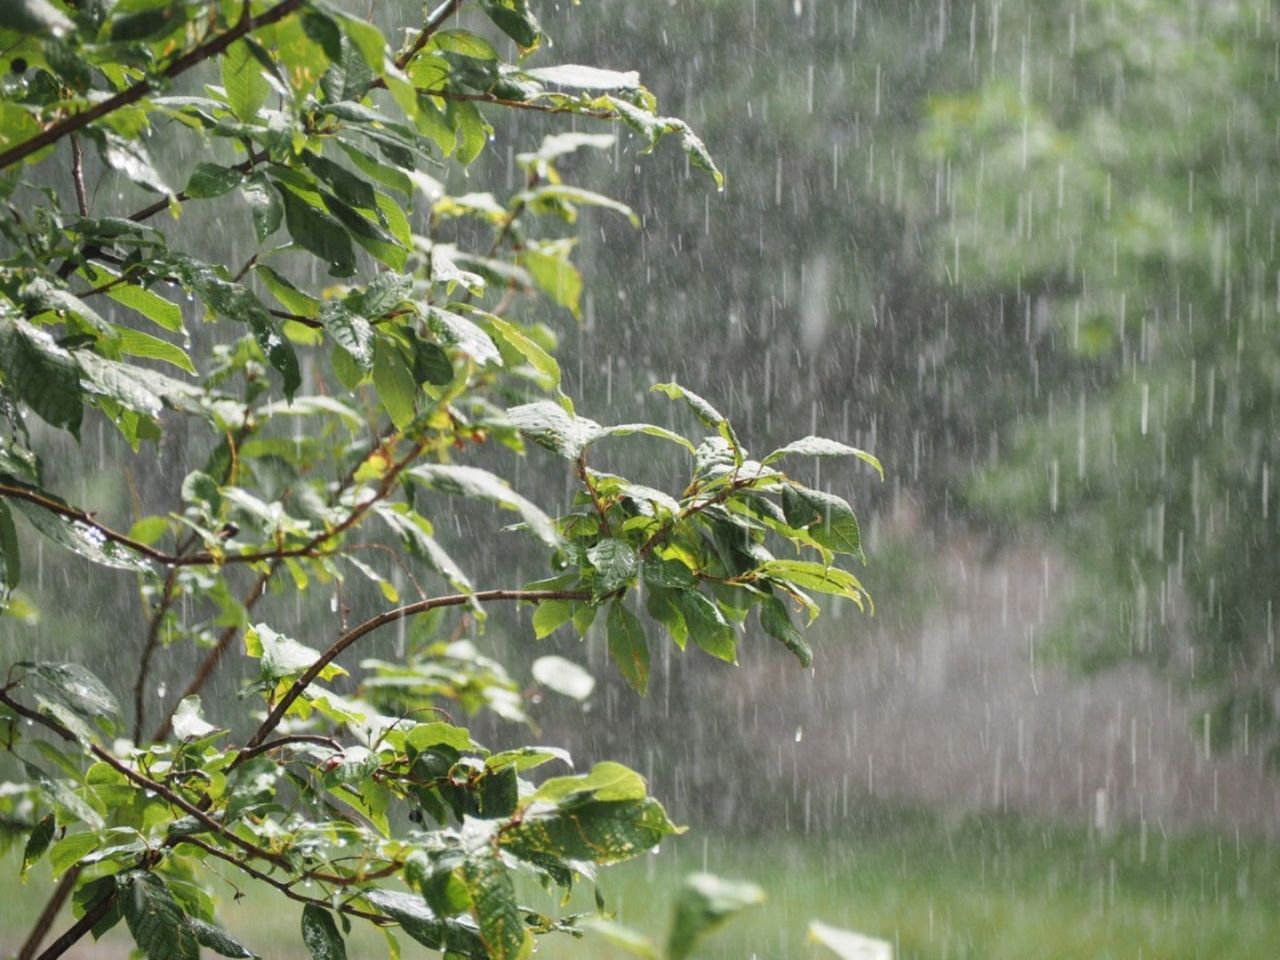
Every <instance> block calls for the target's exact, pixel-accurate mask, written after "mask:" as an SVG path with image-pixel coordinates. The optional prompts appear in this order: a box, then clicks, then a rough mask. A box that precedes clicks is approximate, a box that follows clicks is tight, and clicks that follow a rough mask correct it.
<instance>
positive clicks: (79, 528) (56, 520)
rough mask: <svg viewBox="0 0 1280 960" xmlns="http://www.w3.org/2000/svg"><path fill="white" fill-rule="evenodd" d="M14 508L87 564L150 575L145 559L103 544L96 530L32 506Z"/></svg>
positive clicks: (109, 543)
mask: <svg viewBox="0 0 1280 960" xmlns="http://www.w3.org/2000/svg"><path fill="white" fill-rule="evenodd" d="M15 506H16V507H17V508H18V510H19V511H21V513H22V515H23V516H25V517H26V518H27V520H28V522H29V523H30V524H31V525H32V526H33V527H35V528H36V529H37V530H39V531H40V532H41V533H42V534H44V535H45V536H46V537H48V538H49V539H50V540H52V541H53V542H54V543H56V544H58V545H60V546H62V547H65V548H66V549H67V550H70V551H71V552H72V553H75V554H77V555H79V556H81V557H84V558H85V559H86V560H90V561H92V562H93V563H98V564H101V565H102V566H104V567H113V568H114V569H116V570H130V571H132V572H134V573H143V574H146V573H151V565H150V563H148V562H147V561H146V560H145V559H143V558H142V557H139V556H138V555H137V554H136V553H134V552H133V551H132V550H129V549H128V548H127V547H122V546H120V544H118V543H116V542H115V541H114V540H104V539H103V537H102V534H101V533H99V532H98V531H97V530H96V529H94V528H92V527H89V526H86V525H85V524H83V523H81V522H80V521H78V520H69V519H67V518H66V517H62V516H58V515H57V514H54V513H51V512H49V511H48V510H45V509H44V508H43V507H38V506H36V505H35V504H31V503H25V502H22V501H18V502H17V503H15Z"/></svg>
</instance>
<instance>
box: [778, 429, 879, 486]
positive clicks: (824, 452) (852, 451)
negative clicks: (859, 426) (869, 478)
mask: <svg viewBox="0 0 1280 960" xmlns="http://www.w3.org/2000/svg"><path fill="white" fill-rule="evenodd" d="M793 453H794V454H800V455H801V456H805V457H857V458H858V459H859V460H861V461H862V462H863V463H869V464H871V466H872V467H874V468H875V471H876V473H878V474H880V479H881V480H883V479H884V467H882V466H881V465H880V461H879V460H877V459H876V458H875V457H874V456H872V455H871V454H869V453H867V452H866V451H865V450H859V449H858V448H857V447H851V446H849V445H848V444H844V443H840V442H838V441H836V440H828V439H826V438H825V437H813V436H810V437H803V438H802V439H800V440H793V441H792V442H791V443H788V444H787V445H786V446H785V447H779V448H778V449H777V450H775V451H773V453H771V454H769V455H768V456H767V457H765V458H764V460H762V461H761V463H763V464H765V465H766V466H768V465H769V464H771V463H777V462H778V461H779V460H781V459H782V458H783V457H786V456H789V455H791V454H793Z"/></svg>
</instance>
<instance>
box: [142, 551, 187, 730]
mask: <svg viewBox="0 0 1280 960" xmlns="http://www.w3.org/2000/svg"><path fill="white" fill-rule="evenodd" d="M177 579H178V568H177V567H170V568H169V573H168V574H167V575H166V576H165V578H164V586H163V587H162V588H161V591H160V601H159V602H158V603H157V604H156V611H155V614H154V615H153V616H152V617H151V623H150V624H149V625H148V627H147V639H146V642H145V643H144V644H143V645H142V656H141V657H140V658H139V660H138V678H137V679H136V680H135V681H134V683H133V742H134V743H138V742H140V741H141V739H142V728H143V727H145V726H146V723H147V719H146V686H147V678H148V676H150V673H151V660H152V658H153V657H154V656H155V653H156V647H158V646H159V645H160V633H161V627H163V626H164V618H165V614H167V613H168V612H169V608H170V607H171V606H173V601H174V599H175V598H176V597H177V590H176V587H177Z"/></svg>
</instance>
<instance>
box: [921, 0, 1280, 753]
mask: <svg viewBox="0 0 1280 960" xmlns="http://www.w3.org/2000/svg"><path fill="white" fill-rule="evenodd" d="M981 16H982V17H985V18H986V20H987V27H986V29H987V30H994V29H996V17H995V15H994V13H993V12H991V11H987V10H983V11H981ZM1001 18H1002V19H1001V20H1000V22H1001V23H1004V24H1006V25H1007V24H1009V23H1010V22H1012V21H1013V20H1015V19H1021V21H1022V22H1025V23H1026V28H1025V37H1026V38H1027V42H1028V43H1030V44H1031V45H1032V49H1033V50H1034V49H1035V48H1036V45H1040V44H1043V45H1046V47H1045V48H1044V49H1046V50H1047V46H1048V45H1055V44H1056V41H1055V40H1053V39H1051V38H1052V37H1055V36H1063V35H1069V36H1070V38H1071V40H1070V43H1069V47H1068V49H1067V50H1065V51H1063V52H1062V55H1059V56H1053V57H1047V56H1042V55H1038V54H1036V53H1034V52H1033V53H1030V54H1026V53H1019V52H1017V51H1015V50H1012V49H1009V45H1006V46H1004V47H1002V54H1001V56H1000V59H999V61H998V62H999V64H1000V66H999V67H997V68H996V69H994V70H993V71H992V73H991V75H990V76H988V77H986V78H984V79H983V81H982V82H980V83H978V84H974V85H971V86H970V85H966V86H965V87H962V88H961V89H959V90H958V91H956V92H954V93H951V94H947V95H941V94H940V95H936V96H933V97H932V98H931V99H930V102H929V104H928V107H927V111H926V116H925V119H924V123H923V125H922V127H923V128H922V130H921V132H920V150H921V152H922V154H923V156H924V157H925V158H932V159H933V162H935V163H945V164H946V165H947V169H948V171H949V173H948V178H949V187H948V207H949V209H950V210H951V211H952V220H951V227H950V228H949V229H947V230H945V231H943V232H944V233H945V238H940V240H941V242H940V244H939V246H940V247H942V248H943V249H946V250H948V251H950V253H949V254H947V255H945V256H944V257H940V258H939V259H940V260H943V259H945V260H946V263H947V266H946V269H949V270H957V269H958V270H959V271H960V273H961V274H962V275H964V276H966V277H968V278H970V280H971V281H973V282H977V283H981V284H987V285H994V286H998V287H1000V288H1003V289H1006V290H1008V289H1013V288H1015V287H1016V288H1017V289H1020V290H1022V291H1024V293H1025V295H1026V296H1027V297H1028V299H1029V303H1028V308H1027V310H1028V314H1027V315H1028V321H1029V323H1028V328H1027V338H1028V340H1029V342H1030V349H1032V350H1033V351H1036V352H1043V353H1045V354H1048V355H1056V356H1057V357H1058V358H1059V360H1058V362H1059V363H1067V364H1069V367H1068V369H1069V371H1070V372H1069V374H1068V376H1067V377H1066V378H1065V380H1064V381H1063V382H1062V383H1061V384H1060V385H1059V386H1057V387H1056V388H1054V387H1051V388H1050V389H1049V390H1048V391H1046V393H1047V396H1045V397H1044V398H1043V400H1042V402H1041V403H1039V404H1037V408H1038V410H1039V412H1040V413H1041V414H1042V416H1041V417H1039V418H1037V420H1036V422H1035V423H1034V426H1028V427H1027V428H1026V429H1023V430H1019V431H1017V433H1016V435H1013V436H1012V440H1013V442H1012V443H1011V444H1010V445H1009V454H1010V455H1009V457H1008V458H1007V459H1006V461H1005V462H1003V463H996V464H993V465H991V467H990V468H989V469H987V470H985V471H982V472H980V473H979V475H978V476H977V478H976V479H975V481H974V482H973V483H972V485H971V495H972V497H973V499H974V501H975V502H977V503H980V504H983V505H985V506H986V507H988V508H989V509H992V510H994V511H997V512H999V513H1001V514H1005V515H1007V513H1008V511H1009V510H1010V509H1012V510H1014V511H1016V512H1017V513H1016V515H1017V516H1019V517H1023V518H1025V517H1029V516H1030V517H1037V516H1038V517H1044V518H1046V519H1047V520H1048V521H1049V522H1050V523H1052V524H1053V525H1054V526H1055V527H1057V528H1058V530H1059V531H1060V533H1061V534H1062V536H1063V539H1064V540H1065V542H1066V543H1067V544H1068V546H1069V548H1070V550H1071V552H1072V554H1073V555H1074V556H1075V557H1076V558H1077V559H1078V560H1079V569H1080V573H1079V576H1080V580H1081V589H1080V591H1079V602H1078V604H1077V606H1076V607H1075V608H1074V609H1073V611H1072V613H1071V615H1070V617H1069V620H1068V622H1069V625H1068V626H1067V627H1066V628H1065V629H1066V630H1067V631H1069V632H1070V633H1071V634H1072V635H1073V636H1072V639H1073V642H1074V643H1076V644H1078V645H1079V646H1081V647H1083V649H1084V650H1085V651H1086V653H1087V655H1088V656H1089V657H1090V658H1091V659H1093V660H1094V661H1095V662H1107V661H1110V660H1113V659H1115V658H1117V657H1125V656H1130V655H1132V654H1134V653H1137V654H1138V655H1141V656H1150V657H1153V658H1154V659H1156V660H1157V661H1160V662H1172V663H1174V665H1176V667H1177V669H1178V670H1179V671H1180V672H1182V673H1183V674H1184V675H1188V676H1191V677H1196V678H1198V679H1200V680H1210V681H1213V682H1215V683H1217V684H1219V685H1220V686H1221V688H1222V689H1223V690H1224V693H1225V696H1224V700H1223V702H1222V703H1221V705H1220V707H1219V709H1218V711H1217V715H1216V717H1215V719H1214V721H1213V723H1212V725H1211V726H1212V727H1213V736H1214V737H1215V739H1216V740H1217V742H1218V743H1220V744H1224V745H1225V744H1228V743H1232V742H1235V743H1237V744H1238V745H1241V746H1244V745H1245V744H1246V743H1247V740H1248V738H1249V736H1250V734H1249V733H1247V732H1246V731H1247V730H1249V729H1250V727H1251V728H1252V737H1253V739H1254V741H1255V743H1262V742H1266V741H1271V743H1272V744H1273V745H1274V744H1275V743H1276V742H1277V741H1276V740H1275V738H1276V736H1277V735H1278V734H1280V727H1277V726H1276V724H1275V722H1274V721H1275V717H1274V711H1273V709H1272V707H1271V706H1270V705H1269V701H1270V700H1271V698H1272V688H1273V687H1274V677H1273V675H1272V672H1271V669H1270V668H1271V667H1273V666H1274V662H1275V658H1274V653H1273V647H1274V628H1273V615H1274V612H1273V610H1272V597H1273V593H1274V590H1273V585H1274V583H1275V582H1276V577H1277V575H1280V567H1278V566H1277V557H1278V556H1280V553H1278V551H1277V547H1278V546H1280V540H1278V537H1280V533H1278V532H1277V526H1276V522H1275V513H1276V499H1275V491H1274V489H1273V488H1274V483H1273V482H1272V480H1271V473H1272V472H1273V469H1274V464H1275V462H1276V459H1277V457H1278V456H1280V446H1278V445H1277V444H1278V442H1280V439H1278V438H1280V434H1277V432H1276V430H1275V422H1276V399H1277V395H1276V383H1277V376H1278V375H1280V353H1277V349H1276V344H1277V339H1276V336H1275V325H1276V317H1277V304H1276V297H1275V289H1274V287H1275V284H1274V279H1275V276H1276V271H1277V266H1278V264H1277V258H1276V250H1275V244H1274V242H1273V240H1272V238H1271V234H1272V226H1271V225H1272V224H1273V223H1274V221H1275V211H1276V208H1277V203H1280V194H1278V193H1277V191H1276V188H1275V180H1276V178H1275V176H1274V171H1275V166H1276V163H1275V154H1274V150H1273V149H1272V148H1273V145H1274V129H1273V123H1272V114H1273V110H1272V109H1271V105H1272V102H1273V101H1274V94H1275V84H1276V78H1275V74H1274V64H1273V53H1274V49H1275V44H1276V41H1277V37H1280V20H1278V19H1277V17H1276V15H1275V12H1274V11H1273V10H1272V9H1271V8H1269V7H1268V6H1267V5H1265V4H1261V3H1251V2H1233V3H1225V4H1217V5H1214V7H1213V8H1212V9H1211V10H1205V11H1203V15H1200V14H1199V13H1197V14H1196V15H1193V16H1187V13H1186V10H1185V8H1184V7H1182V6H1181V5H1180V4H1176V3H1121V4H1111V3H1086V4H1081V5H1079V8H1078V9H1074V8H1073V9H1070V10H1068V9H1066V8H1050V7H1048V6H1046V5H1041V4H1035V3H1022V4H1016V5H1005V8H1004V11H1003V13H1002V14H1001ZM983 29H984V28H983V26H982V25H981V24H980V26H979V30H980V31H981V30H983ZM1020 32H1021V31H1020ZM1156 38H1158V40H1157V39H1156ZM1006 39H1007V37H1006ZM1014 45H1015V46H1016V44H1014ZM1018 64H1021V66H1019V65H1018ZM1018 71H1022V72H1021V74H1020V76H1021V79H1020V80H1017V79H1016V77H1017V76H1018V75H1019V74H1018ZM1063 91H1071V92H1072V93H1071V95H1070V96H1067V95H1065V94H1064V92H1063ZM939 268H940V269H942V265H941V263H940V264H939ZM1264 278H1270V279H1267V280H1264ZM1099 612H1100V613H1101V614H1102V615H1101V616H1099V615H1098V614H1099ZM1275 756H1276V757H1277V758H1280V752H1277V753H1276V754H1275Z"/></svg>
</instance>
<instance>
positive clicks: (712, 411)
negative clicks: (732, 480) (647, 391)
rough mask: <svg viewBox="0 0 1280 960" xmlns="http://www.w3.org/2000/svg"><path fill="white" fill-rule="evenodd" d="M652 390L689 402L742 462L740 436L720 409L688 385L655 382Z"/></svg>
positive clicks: (699, 416)
mask: <svg viewBox="0 0 1280 960" xmlns="http://www.w3.org/2000/svg"><path fill="white" fill-rule="evenodd" d="M651 389H652V390H654V391H656V392H658V393H661V394H663V395H664V396H667V397H670V398H671V399H672V400H683V401H684V402H685V403H686V404H688V406H689V409H690V410H692V411H693V412H694V414H695V415H696V416H697V417H698V419H699V420H701V421H702V422H703V423H704V424H706V425H707V426H708V427H712V428H714V429H715V431H716V433H718V434H719V435H720V436H721V437H723V438H724V440H725V441H726V442H727V443H728V444H729V446H730V447H731V448H732V449H733V451H734V458H735V460H736V461H737V462H738V463H741V462H742V456H743V454H742V448H741V445H740V444H739V443H738V437H737V435H736V434H735V433H734V432H733V427H732V426H730V424H729V421H728V420H727V419H726V418H725V416H724V414H722V413H721V412H720V411H719V410H717V409H716V408H715V407H713V406H712V405H711V404H710V403H708V402H707V401H706V400H704V399H702V397H700V396H698V395H697V394H696V393H694V392H693V391H692V390H690V389H688V388H687V387H682V386H680V384H678V383H674V382H673V383H655V384H654V385H653V387H652V388H651Z"/></svg>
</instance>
